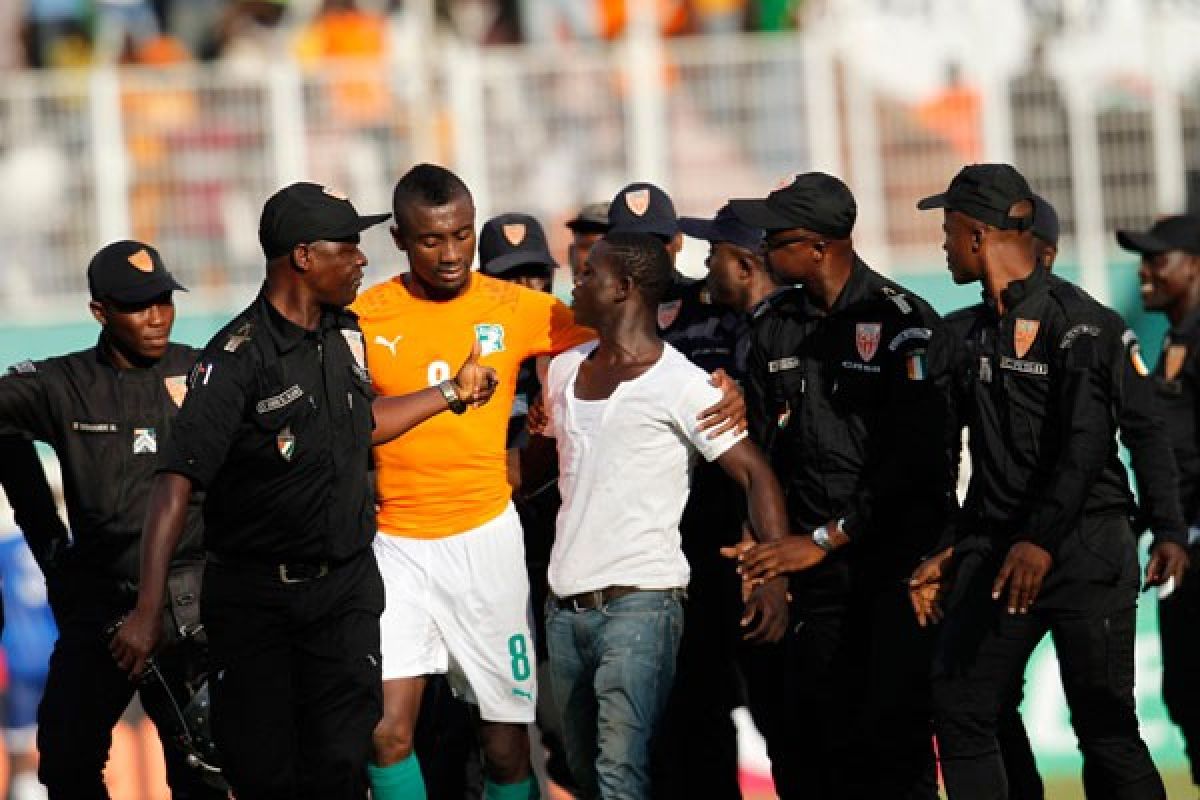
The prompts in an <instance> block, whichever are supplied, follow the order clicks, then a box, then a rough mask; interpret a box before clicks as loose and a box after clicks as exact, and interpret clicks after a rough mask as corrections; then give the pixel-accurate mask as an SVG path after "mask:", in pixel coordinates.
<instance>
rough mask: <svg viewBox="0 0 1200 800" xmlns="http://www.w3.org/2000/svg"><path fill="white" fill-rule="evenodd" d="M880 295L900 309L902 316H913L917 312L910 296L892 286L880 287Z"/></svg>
mask: <svg viewBox="0 0 1200 800" xmlns="http://www.w3.org/2000/svg"><path fill="white" fill-rule="evenodd" d="M879 293H880V294H882V295H883V296H884V297H886V298H887V299H888V300H890V301H891V302H892V304H893V305H895V306H896V308H898V309H900V313H901V314H911V313H913V312H914V311H916V308H915V307H914V306H913V303H912V301H911V300H909V299H908V296H907V295H905V293H904V292H901V291H897V290H896V289H894V288H892V287H891V286H881V287H879Z"/></svg>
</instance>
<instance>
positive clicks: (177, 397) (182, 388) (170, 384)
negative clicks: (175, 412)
mask: <svg viewBox="0 0 1200 800" xmlns="http://www.w3.org/2000/svg"><path fill="white" fill-rule="evenodd" d="M163 384H164V385H165V386H166V387H167V394H168V395H169V396H170V397H171V402H172V403H174V404H175V407H176V408H179V407H181V406H183V399H184V398H185V397H187V376H186V375H172V376H171V377H169V378H163Z"/></svg>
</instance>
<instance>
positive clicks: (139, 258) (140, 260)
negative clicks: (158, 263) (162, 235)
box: [129, 247, 154, 272]
mask: <svg viewBox="0 0 1200 800" xmlns="http://www.w3.org/2000/svg"><path fill="white" fill-rule="evenodd" d="M129 264H130V265H131V266H132V267H133V268H134V269H136V270H137V271H139V272H154V259H153V258H151V257H150V253H149V252H148V251H147V250H146V248H144V247H143V248H142V249H141V250H138V251H137V252H136V253H134V254H133V255H131V256H130V257H129Z"/></svg>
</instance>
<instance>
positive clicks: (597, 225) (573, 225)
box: [567, 217, 611, 233]
mask: <svg viewBox="0 0 1200 800" xmlns="http://www.w3.org/2000/svg"><path fill="white" fill-rule="evenodd" d="M610 227H611V226H610V225H609V224H608V223H607V222H601V221H600V220H596V219H583V218H582V217H575V219H570V220H567V229H568V230H570V231H572V232H574V233H608V230H609V228H610Z"/></svg>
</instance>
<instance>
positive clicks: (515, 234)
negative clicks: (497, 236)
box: [503, 222, 525, 247]
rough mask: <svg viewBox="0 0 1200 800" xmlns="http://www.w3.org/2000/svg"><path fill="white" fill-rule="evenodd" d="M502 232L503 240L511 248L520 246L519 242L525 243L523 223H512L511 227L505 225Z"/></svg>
mask: <svg viewBox="0 0 1200 800" xmlns="http://www.w3.org/2000/svg"><path fill="white" fill-rule="evenodd" d="M503 230H504V238H505V239H508V243H509V244H511V245H512V246H513V247H516V246H518V245H519V244H521V242H523V241H525V223H524V222H514V223H512V224H511V225H505V226H504V228H503Z"/></svg>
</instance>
